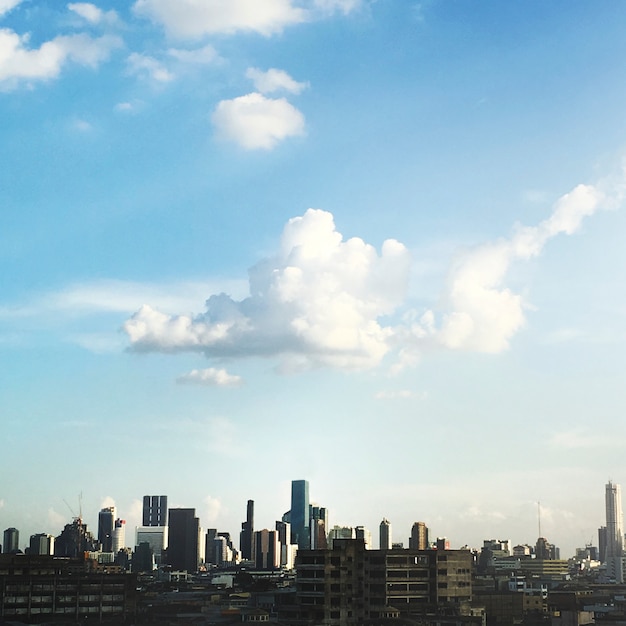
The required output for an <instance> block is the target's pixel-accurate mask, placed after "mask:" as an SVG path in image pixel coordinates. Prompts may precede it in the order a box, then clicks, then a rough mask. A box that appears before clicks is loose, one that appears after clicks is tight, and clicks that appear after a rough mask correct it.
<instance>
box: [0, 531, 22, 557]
mask: <svg viewBox="0 0 626 626" xmlns="http://www.w3.org/2000/svg"><path fill="white" fill-rule="evenodd" d="M19 550H20V531H19V530H18V529H17V528H13V527H11V528H7V529H6V530H5V531H4V535H3V541H2V551H3V552H4V553H5V554H16V553H17V552H19Z"/></svg>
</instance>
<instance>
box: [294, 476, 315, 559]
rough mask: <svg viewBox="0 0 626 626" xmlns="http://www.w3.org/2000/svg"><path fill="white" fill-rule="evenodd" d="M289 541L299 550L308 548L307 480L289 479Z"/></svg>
mask: <svg viewBox="0 0 626 626" xmlns="http://www.w3.org/2000/svg"><path fill="white" fill-rule="evenodd" d="M290 521H291V543H295V544H298V548H300V549H301V550H308V549H309V548H310V539H309V481H308V480H292V481H291V520H290Z"/></svg>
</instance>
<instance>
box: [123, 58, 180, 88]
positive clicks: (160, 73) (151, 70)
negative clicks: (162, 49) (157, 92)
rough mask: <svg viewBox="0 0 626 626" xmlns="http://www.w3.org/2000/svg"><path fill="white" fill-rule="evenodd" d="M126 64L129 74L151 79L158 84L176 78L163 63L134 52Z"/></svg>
mask: <svg viewBox="0 0 626 626" xmlns="http://www.w3.org/2000/svg"><path fill="white" fill-rule="evenodd" d="M126 63H127V65H128V73H129V74H132V75H137V76H143V77H145V78H150V79H152V80H154V81H156V82H158V83H168V82H170V81H172V80H174V78H175V77H174V74H172V72H170V71H169V70H168V69H167V68H166V67H165V65H163V63H161V62H160V61H158V60H157V59H155V58H154V57H151V56H148V55H145V54H139V53H138V52H133V53H132V54H130V55H129V57H128V59H126Z"/></svg>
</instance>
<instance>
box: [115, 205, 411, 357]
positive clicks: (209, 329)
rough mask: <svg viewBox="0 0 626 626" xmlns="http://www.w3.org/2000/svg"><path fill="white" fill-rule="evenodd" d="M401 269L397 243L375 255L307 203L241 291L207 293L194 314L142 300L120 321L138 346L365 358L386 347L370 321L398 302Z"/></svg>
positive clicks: (404, 271) (404, 275) (403, 257)
mask: <svg viewBox="0 0 626 626" xmlns="http://www.w3.org/2000/svg"><path fill="white" fill-rule="evenodd" d="M408 273H409V255H408V252H407V250H406V248H405V247H404V246H403V245H402V244H400V243H399V242H397V241H395V240H393V239H390V240H387V241H385V242H384V244H383V246H382V252H381V254H378V253H377V252H376V250H375V249H374V247H373V246H371V245H369V244H367V243H365V242H364V241H363V240H361V239H358V238H352V239H349V240H347V241H343V239H342V236H341V234H340V233H339V232H337V230H336V229H335V224H334V221H333V216H332V215H331V214H330V213H327V212H325V211H320V210H314V209H309V210H308V211H307V212H306V213H305V214H304V215H303V216H302V217H297V218H293V219H291V220H289V222H288V223H287V225H286V226H285V229H284V231H283V235H282V239H281V249H280V251H279V253H278V254H277V255H276V256H275V257H274V258H271V259H265V260H263V261H261V262H260V263H258V264H257V265H256V266H254V267H253V268H251V270H250V272H249V275H250V279H249V280H250V294H251V295H250V296H249V297H247V298H245V299H243V300H241V301H237V300H233V299H232V298H231V297H229V296H227V295H226V294H223V293H222V294H219V295H213V296H211V297H210V298H209V299H208V300H207V303H206V311H205V313H203V314H201V315H198V316H196V317H192V316H188V315H177V316H170V315H166V314H164V313H161V312H160V311H158V310H155V309H154V308H152V307H150V306H144V307H142V308H141V309H140V310H139V311H137V312H136V313H135V315H133V316H132V318H130V319H129V320H128V321H127V322H126V323H125V324H124V329H125V331H126V333H127V334H128V336H129V338H130V341H131V344H132V347H133V348H134V349H135V350H137V351H163V352H180V351H199V352H203V353H205V354H206V355H207V356H209V357H231V358H239V357H248V356H276V357H279V358H280V360H281V362H282V364H283V365H284V366H285V367H286V368H287V369H292V368H293V367H294V365H296V366H303V367H311V366H319V365H330V366H335V367H340V368H361V367H370V366H373V365H376V364H378V363H379V362H380V361H381V359H382V358H383V357H384V355H385V354H386V353H387V351H388V343H387V342H388V339H389V337H390V335H391V334H392V333H393V331H392V329H391V328H389V327H385V326H381V325H380V323H379V321H378V320H379V318H380V317H381V316H384V315H388V314H390V313H392V312H393V311H394V310H395V308H396V307H397V306H398V305H399V304H400V303H401V302H402V301H403V299H404V296H405V293H406V284H407V279H408Z"/></svg>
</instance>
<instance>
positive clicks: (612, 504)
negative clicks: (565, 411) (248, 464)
mask: <svg viewBox="0 0 626 626" xmlns="http://www.w3.org/2000/svg"><path fill="white" fill-rule="evenodd" d="M604 491H605V521H604V523H605V524H606V525H605V526H600V527H599V528H598V529H597V531H596V534H595V536H593V537H591V538H590V540H589V541H588V542H585V543H584V544H582V545H579V546H575V548H574V549H572V551H571V554H569V553H567V552H566V553H565V554H561V556H560V557H559V556H557V557H554V556H550V557H542V558H564V559H568V558H571V557H573V556H574V551H575V550H577V549H579V548H580V549H583V548H585V547H589V546H594V547H595V548H597V549H598V550H599V554H600V557H601V558H600V560H601V561H602V562H603V563H604V562H606V563H608V565H609V566H610V567H612V568H613V569H616V568H617V569H620V571H621V566H619V567H618V565H617V562H618V561H619V563H621V560H620V559H621V558H622V555H623V542H624V541H625V537H624V535H623V526H622V523H623V522H622V519H623V510H622V505H621V485H619V484H618V483H615V482H613V481H612V480H609V481H608V483H607V484H606V485H605V489H604ZM308 492H309V483H308V481H307V480H302V479H300V480H292V481H291V505H292V509H293V507H294V505H295V507H296V509H298V508H301V507H302V506H304V504H306V502H307V500H308ZM81 499H82V494H81ZM167 502H168V496H166V495H160V496H149V495H146V496H143V498H141V499H138V500H137V501H136V505H137V506H136V508H137V509H138V508H139V504H141V511H140V512H138V513H137V516H136V518H137V519H138V520H139V522H143V524H142V523H138V524H136V525H135V526H134V528H133V526H132V520H131V529H132V531H133V532H132V535H131V536H132V539H131V538H130V537H126V535H125V528H124V527H125V525H126V520H121V519H117V520H115V524H114V527H115V528H113V527H112V526H111V524H112V522H113V520H114V518H115V515H116V507H115V505H110V503H109V505H107V506H105V507H103V508H102V509H101V510H100V512H99V513H98V515H97V526H96V528H94V531H95V530H96V529H97V533H96V532H93V533H91V534H93V535H94V536H97V541H98V543H100V544H101V546H102V550H103V551H104V552H110V551H111V546H112V545H118V546H120V547H127V548H131V549H133V550H134V549H135V548H136V547H137V545H138V543H140V542H142V541H147V542H148V543H149V544H150V546H151V548H152V549H153V550H154V553H155V556H156V557H157V563H159V562H160V560H159V559H160V549H161V548H162V547H167V545H168V543H169V537H170V533H169V524H164V521H166V520H167V521H169V520H168V518H169V516H170V514H171V513H172V512H174V514H175V515H176V516H177V526H178V527H179V528H180V529H181V530H179V531H177V532H178V535H179V537H178V539H177V540H176V539H175V542H176V541H178V544H181V542H182V544H184V543H185V542H186V541H188V539H187V538H186V539H182V538H181V537H188V535H189V530H188V527H189V522H190V520H194V523H195V528H196V531H195V532H196V534H197V532H198V530H199V531H201V536H202V540H204V534H205V533H207V531H209V530H212V531H213V534H214V535H215V534H216V533H217V534H219V535H222V536H229V537H231V540H232V541H233V544H232V545H233V547H235V548H236V549H237V550H238V551H239V552H240V557H241V558H246V557H244V556H242V555H243V553H244V551H245V550H246V549H245V548H244V546H243V543H242V542H248V541H249V542H252V543H253V539H252V538H251V537H254V536H255V533H256V532H257V531H261V530H263V531H269V532H273V531H274V530H275V528H274V527H275V526H276V529H277V528H278V525H279V524H283V522H281V520H280V519H279V516H278V515H277V516H276V519H275V520H274V521H273V522H268V524H267V525H265V527H259V528H256V526H255V527H254V529H253V524H254V500H248V501H247V503H246V506H245V521H244V522H241V523H240V527H241V529H242V530H241V531H240V532H239V531H235V532H233V530H232V529H231V528H226V527H220V528H216V527H211V525H210V524H209V525H205V524H203V521H202V519H201V518H200V517H199V516H198V517H195V515H196V508H195V507H182V506H174V507H171V508H163V507H164V505H166V504H167ZM536 504H537V515H538V519H537V522H538V525H539V532H540V535H539V536H538V537H537V540H536V546H537V547H536V549H537V551H539V550H540V548H539V546H552V547H554V548H556V552H557V553H561V548H560V545H559V540H558V537H557V536H553V537H549V539H550V541H547V539H548V538H547V537H546V535H545V533H543V532H542V531H541V524H540V517H539V516H540V505H539V503H538V502H537V503H536ZM308 509H309V510H310V511H312V512H313V513H315V512H317V513H316V515H318V516H319V514H320V511H321V512H322V519H324V521H325V522H326V523H325V524H324V526H323V528H324V532H325V535H327V536H330V534H331V531H334V530H337V529H339V530H341V529H348V528H351V529H352V530H353V532H355V533H356V535H355V536H361V535H359V529H364V531H365V532H366V533H368V534H369V535H370V536H371V534H372V529H371V528H368V527H367V526H364V525H363V524H362V523H360V522H358V521H354V520H352V521H350V522H344V523H333V522H332V521H331V523H330V524H328V521H329V519H328V511H327V509H326V508H320V507H319V506H318V505H317V504H315V503H313V502H310V503H309V504H308ZM81 511H82V509H81ZM291 516H292V510H288V511H286V512H285V513H284V514H283V515H282V516H281V517H282V518H283V521H284V520H285V519H290V518H291ZM131 517H135V516H134V515H133V514H132V513H131ZM73 519H74V522H77V521H78V520H80V522H81V523H82V524H83V525H84V528H85V530H88V529H89V527H90V523H89V521H88V520H89V516H82V517H74V518H73ZM103 519H104V520H105V521H104V523H103ZM183 519H184V520H185V522H183V523H181V521H180V520H183ZM316 519H317V518H316ZM313 520H314V517H313V516H311V518H310V521H311V523H313ZM146 521H148V522H150V521H152V523H151V524H148V525H146V524H145V522H146ZM70 524H71V521H70V520H67V524H64V526H65V528H66V529H67V528H68V525H70ZM283 525H284V524H283ZM163 526H166V527H165V528H163ZM261 526H263V525H261ZM289 526H290V534H291V538H292V542H293V543H294V544H295V545H298V544H300V543H302V545H300V548H301V549H308V546H309V545H310V544H311V543H315V542H317V540H315V541H313V542H312V540H311V539H310V537H309V536H308V533H305V535H306V540H303V539H302V533H300V534H292V527H291V524H289ZM246 528H250V530H251V531H252V534H251V537H249V538H248V539H246V533H245V529H246ZM118 529H119V533H120V534H117V531H118ZM182 529H185V530H182ZM620 529H621V533H620ZM107 530H108V532H107ZM114 530H115V532H114ZM157 530H160V533H161V534H160V535H159V538H156V535H154V531H157ZM435 530H436V529H435ZM163 531H165V535H163ZM149 533H152V534H149ZM377 534H378V537H379V540H378V544H377V545H375V546H372V547H373V548H375V549H380V548H381V547H382V546H383V545H384V547H385V549H391V548H392V547H393V546H395V545H398V546H400V545H402V546H403V547H404V548H412V549H426V548H427V547H428V546H439V545H440V544H441V545H446V546H447V547H446V548H445V549H453V550H454V549H460V548H466V549H470V550H478V551H480V549H481V546H482V544H484V543H487V542H496V543H498V542H501V541H505V542H506V543H507V545H509V547H514V546H516V545H519V546H534V545H535V540H534V539H529V538H522V539H520V538H518V539H513V540H511V537H507V538H506V539H504V540H503V537H504V536H505V535H501V536H500V538H499V539H498V540H495V539H493V537H491V538H489V537H488V535H489V533H488V532H486V533H485V534H484V535H485V536H484V537H483V538H482V539H480V540H477V541H475V542H474V543H471V542H462V541H459V542H458V543H457V541H456V538H451V537H448V536H446V535H438V534H436V532H435V534H432V533H431V529H430V528H429V527H428V524H426V523H425V522H423V521H421V522H417V521H416V522H413V524H412V525H411V528H410V529H409V530H408V533H407V536H406V537H405V536H404V529H402V530H401V531H400V532H399V536H397V537H396V536H394V535H393V532H392V524H391V521H390V520H389V519H387V518H386V517H383V519H382V521H381V522H380V523H379V524H378V533H377ZM611 534H613V535H614V537H613V539H611V538H610V537H611ZM19 535H20V529H19V528H15V527H9V528H7V529H5V531H4V539H5V542H6V541H7V537H10V539H9V540H8V541H9V545H10V546H11V547H10V550H12V551H14V550H15V549H16V546H17V548H18V549H20V550H22V548H23V547H27V546H28V545H29V542H32V540H33V538H35V537H39V536H42V537H52V538H53V540H54V537H55V535H56V531H54V530H52V531H49V532H48V531H46V532H44V533H41V532H39V531H38V532H36V533H29V534H28V536H26V535H22V541H21V542H19ZM111 535H113V537H112V536H111ZM139 535H141V537H139ZM342 536H343V535H342ZM122 538H125V539H126V541H125V543H124V545H123V546H122V545H121V544H120V543H119V541H121V540H123V539H122ZM266 539H267V538H266ZM159 541H160V542H161V543H160V544H159ZM237 541H238V542H239V543H237ZM324 541H325V540H324ZM21 544H24V545H23V546H22V545H21ZM420 544H421V545H420ZM52 545H54V541H53V544H52ZM305 546H307V547H305ZM207 549H208V548H207ZM533 549H534V548H533ZM542 549H543V550H547V548H545V547H544V548H542ZM568 549H569V548H568ZM177 550H178V551H182V552H184V551H185V550H186V551H187V552H188V551H189V546H187V547H185V548H182V547H180V546H179V547H178V548H177ZM2 551H3V552H4V551H5V547H4V545H3V546H2ZM180 558H181V559H182V558H183V557H180ZM612 559H616V560H615V562H613V561H612Z"/></svg>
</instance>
